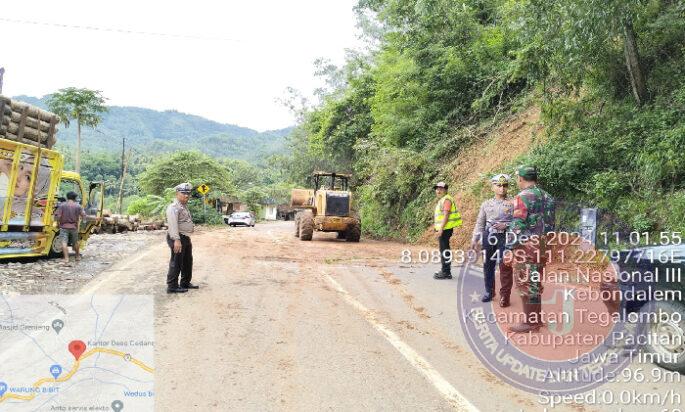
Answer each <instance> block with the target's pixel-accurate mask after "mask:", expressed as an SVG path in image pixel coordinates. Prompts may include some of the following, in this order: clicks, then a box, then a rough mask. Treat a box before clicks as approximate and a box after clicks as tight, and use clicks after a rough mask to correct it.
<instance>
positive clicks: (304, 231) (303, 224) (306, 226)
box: [299, 210, 314, 240]
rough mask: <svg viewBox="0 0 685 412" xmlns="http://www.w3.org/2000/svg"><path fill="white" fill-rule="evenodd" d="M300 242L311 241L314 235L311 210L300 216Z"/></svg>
mask: <svg viewBox="0 0 685 412" xmlns="http://www.w3.org/2000/svg"><path fill="white" fill-rule="evenodd" d="M299 228H300V240H312V236H313V235H314V214H313V213H312V211H311V210H305V211H303V212H302V214H301V215H300V224H299Z"/></svg>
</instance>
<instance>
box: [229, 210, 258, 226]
mask: <svg viewBox="0 0 685 412" xmlns="http://www.w3.org/2000/svg"><path fill="white" fill-rule="evenodd" d="M224 223H226V224H227V225H229V226H251V227H254V225H255V218H254V216H252V213H250V212H233V213H231V215H230V216H224Z"/></svg>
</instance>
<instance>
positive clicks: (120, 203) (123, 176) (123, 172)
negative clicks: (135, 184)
mask: <svg viewBox="0 0 685 412" xmlns="http://www.w3.org/2000/svg"><path fill="white" fill-rule="evenodd" d="M130 157H131V149H129V150H128V156H126V138H125V137H124V140H123V144H122V148H121V181H120V182H119V197H118V198H117V212H118V213H119V214H121V213H122V210H121V209H122V207H123V201H124V180H126V171H127V169H128V159H129V158H130Z"/></svg>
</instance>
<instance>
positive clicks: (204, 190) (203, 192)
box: [197, 184, 210, 222]
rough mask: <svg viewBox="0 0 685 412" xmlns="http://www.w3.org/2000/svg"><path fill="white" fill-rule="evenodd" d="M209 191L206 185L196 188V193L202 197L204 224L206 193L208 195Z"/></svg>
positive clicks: (205, 217)
mask: <svg viewBox="0 0 685 412" xmlns="http://www.w3.org/2000/svg"><path fill="white" fill-rule="evenodd" d="M209 190H210V189H209V186H208V185H207V184H201V185H200V186H199V187H198V188H197V192H198V193H200V194H201V195H202V213H203V214H204V219H205V222H206V221H207V193H209Z"/></svg>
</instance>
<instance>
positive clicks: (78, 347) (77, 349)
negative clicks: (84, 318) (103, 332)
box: [69, 340, 86, 361]
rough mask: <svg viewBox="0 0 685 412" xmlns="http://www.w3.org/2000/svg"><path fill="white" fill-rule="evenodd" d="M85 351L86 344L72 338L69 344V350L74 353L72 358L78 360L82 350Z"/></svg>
mask: <svg viewBox="0 0 685 412" xmlns="http://www.w3.org/2000/svg"><path fill="white" fill-rule="evenodd" d="M85 351H86V344H85V343H83V342H82V341H80V340H72V341H71V343H70V344H69V352H71V354H72V355H74V358H76V360H77V361H78V360H79V358H81V355H83V352H85Z"/></svg>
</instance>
